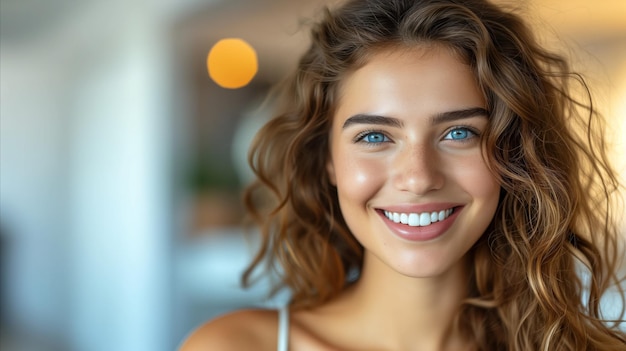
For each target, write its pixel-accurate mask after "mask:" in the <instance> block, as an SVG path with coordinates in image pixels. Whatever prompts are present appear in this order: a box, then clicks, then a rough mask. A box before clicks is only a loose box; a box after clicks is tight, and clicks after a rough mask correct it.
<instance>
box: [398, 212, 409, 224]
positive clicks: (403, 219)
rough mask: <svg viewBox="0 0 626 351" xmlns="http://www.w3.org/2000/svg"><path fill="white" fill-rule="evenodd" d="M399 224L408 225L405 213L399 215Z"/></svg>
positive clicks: (407, 217) (407, 216)
mask: <svg viewBox="0 0 626 351" xmlns="http://www.w3.org/2000/svg"><path fill="white" fill-rule="evenodd" d="M400 223H402V224H409V215H407V214H406V213H400Z"/></svg>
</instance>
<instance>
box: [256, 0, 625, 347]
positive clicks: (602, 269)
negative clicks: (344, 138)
mask: <svg viewBox="0 0 626 351" xmlns="http://www.w3.org/2000/svg"><path fill="white" fill-rule="evenodd" d="M311 33H312V43H311V45H310V47H309V48H308V50H307V51H306V53H305V54H304V55H303V56H302V58H301V60H300V61H299V64H298V67H297V70H296V72H295V73H294V74H293V75H292V76H290V77H289V78H288V79H287V80H286V81H285V82H284V83H283V84H282V85H281V86H280V87H279V90H278V92H279V94H280V98H281V99H282V100H281V101H282V103H281V104H280V108H279V110H278V113H277V114H276V116H275V117H274V118H273V119H272V120H271V121H269V122H268V123H267V124H266V125H265V127H264V128H262V129H261V131H260V132H259V133H258V135H257V137H256V138H255V140H254V142H253V145H252V147H251V150H250V154H249V162H250V165H251V166H252V168H253V170H254V171H255V173H256V175H257V177H258V178H257V181H256V182H255V183H253V184H252V185H251V186H250V187H249V188H248V189H247V191H246V195H245V202H246V206H247V208H248V210H249V213H250V214H251V215H252V217H253V218H254V219H255V220H256V222H257V223H258V225H259V226H260V228H261V233H262V238H263V239H262V245H261V249H260V251H259V252H258V254H257V256H256V258H255V259H254V261H253V263H252V265H251V266H250V268H249V269H248V271H247V272H246V274H245V275H244V282H245V283H249V282H250V278H251V275H252V271H253V270H254V269H255V267H257V266H259V265H260V264H261V263H263V262H267V263H268V264H269V266H270V267H271V268H274V269H276V270H277V271H279V272H280V275H281V277H282V280H281V282H280V284H279V285H278V286H279V287H280V286H286V287H288V288H289V289H290V290H291V292H292V300H291V306H292V307H293V308H307V307H314V306H318V305H320V304H323V303H324V302H327V301H329V300H330V299H332V298H333V297H335V296H337V295H338V294H340V293H341V292H342V291H343V290H344V289H345V288H346V287H347V286H348V285H349V284H351V283H352V282H353V281H354V280H355V279H358V272H359V269H360V268H361V265H362V258H363V248H362V247H361V245H360V244H359V243H358V242H357V241H356V240H355V238H354V237H353V235H352V234H351V233H350V230H349V229H348V227H347V226H346V223H345V221H344V219H343V217H342V214H341V211H340V210H339V205H338V200H337V191H336V189H335V188H334V187H333V186H332V185H331V183H330V182H329V179H328V174H327V171H326V164H327V161H328V157H329V145H328V144H329V130H330V126H331V122H332V118H333V114H334V108H335V107H336V106H335V105H336V100H337V99H338V96H337V95H338V89H339V85H340V83H341V81H342V79H344V78H345V77H346V75H348V74H350V73H351V72H353V71H354V70H356V69H358V68H359V67H361V66H363V65H364V64H366V63H367V61H368V58H369V57H371V55H372V54H374V53H376V52H378V51H380V50H382V49H386V48H394V47H407V46H414V45H421V44H427V43H437V44H440V45H444V46H446V47H449V48H451V49H452V50H454V52H455V53H457V54H458V55H459V56H460V57H461V58H462V59H463V60H464V61H465V62H466V63H467V64H468V65H469V66H470V67H471V69H472V70H473V73H474V75H475V77H476V81H477V83H478V86H479V87H480V89H481V91H482V92H483V94H484V96H485V99H486V101H487V104H488V109H489V111H490V118H489V126H488V130H487V131H486V132H485V133H484V134H483V136H482V143H483V148H484V150H485V156H486V162H487V164H488V166H489V167H490V169H491V170H492V172H493V174H494V176H495V177H496V178H497V179H498V181H499V183H500V184H501V187H502V190H501V196H500V201H499V206H498V209H497V211H496V214H495V216H494V218H493V220H492V222H491V224H490V226H489V228H488V229H487V231H486V232H485V233H484V235H483V236H482V237H481V239H479V241H478V242H477V243H476V244H475V245H474V247H473V248H472V250H471V251H470V253H469V255H471V257H472V259H473V267H472V274H473V279H472V283H471V286H470V295H469V296H468V298H467V300H466V302H465V304H464V305H463V308H462V309H461V311H460V312H459V314H458V318H457V323H458V324H459V326H460V327H461V328H462V330H464V331H465V332H466V333H467V334H468V335H470V337H471V338H473V339H474V340H476V341H477V343H478V345H479V347H480V349H482V350H520V351H521V350H609V349H610V350H626V346H625V345H626V336H625V335H624V333H623V331H620V329H619V325H618V324H617V323H618V322H619V321H616V323H613V324H612V323H610V321H607V320H605V319H604V318H603V317H602V314H601V310H600V300H601V297H602V296H603V294H604V293H605V292H606V291H607V289H609V288H611V287H614V288H616V289H618V290H619V292H620V296H622V297H623V295H624V294H623V290H622V289H621V288H620V281H619V280H618V277H617V270H618V268H617V267H618V265H619V260H620V258H621V256H620V255H619V250H618V239H619V235H618V230H617V225H616V224H615V219H614V218H613V217H612V214H611V208H612V204H611V201H612V200H611V199H612V198H613V197H614V196H613V195H614V194H615V193H616V189H617V188H618V182H617V179H616V176H615V173H614V171H613V170H612V169H611V167H610V165H609V163H608V162H607V158H606V148H605V145H604V143H603V141H602V138H601V135H600V133H601V132H602V127H603V122H602V119H601V117H600V116H599V114H598V113H597V112H596V110H595V109H594V107H593V105H592V102H591V95H590V93H589V90H588V89H587V86H586V84H585V81H584V80H583V79H582V77H581V76H580V75H578V74H576V73H573V72H572V71H571V70H570V68H569V66H568V63H567V61H566V60H565V59H564V58H563V57H561V56H560V55H557V54H555V53H552V52H550V51H547V50H545V49H544V48H542V47H541V46H540V45H539V44H538V42H537V40H536V39H535V38H534V37H533V35H532V33H531V32H530V30H529V28H528V27H527V26H526V24H525V23H523V21H522V20H521V18H520V16H518V15H516V14H515V13H514V12H513V11H508V10H505V9H503V8H502V7H500V6H496V5H494V4H491V3H489V2H487V1H483V0H385V1H382V0H355V1H349V2H347V3H345V4H343V5H342V6H340V7H338V8H336V9H333V10H329V9H326V11H325V12H324V16H323V18H322V19H321V20H320V21H319V22H318V23H316V24H315V25H314V26H313V28H312V31H311ZM573 84H575V85H576V86H578V87H582V88H583V89H580V90H582V91H583V92H584V94H583V95H584V96H583V98H582V99H579V98H575V97H574V94H573V93H572V90H573V87H572V85H573ZM581 267H582V268H581ZM581 271H582V272H581ZM582 276H589V277H590V278H591V279H589V282H585V283H583V281H582V280H581V279H582V278H581V277H582ZM622 302H623V299H622ZM622 305H623V303H622ZM622 312H623V311H622Z"/></svg>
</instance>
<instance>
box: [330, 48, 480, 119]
mask: <svg viewBox="0 0 626 351" xmlns="http://www.w3.org/2000/svg"><path fill="white" fill-rule="evenodd" d="M484 105H485V102H484V98H483V94H482V92H481V91H480V89H479V87H478V84H477V83H476V78H475V76H474V73H473V70H472V69H471V67H470V66H469V65H467V64H466V63H465V62H464V60H462V59H461V57H460V55H458V54H457V53H456V52H455V51H454V50H452V49H450V48H448V47H446V46H442V45H416V46H413V47H410V48H407V47H400V48H388V49H383V50H380V51H377V52H375V53H374V54H372V55H371V56H370V57H369V58H368V60H367V62H366V63H365V64H364V65H362V66H361V67H359V68H358V69H356V70H355V71H353V72H351V73H349V74H347V75H346V76H345V77H344V79H343V81H342V82H341V84H340V86H339V94H338V100H337V105H336V109H335V112H336V113H335V116H337V117H336V118H341V117H344V118H347V117H348V115H349V114H356V113H379V114H384V115H391V116H397V117H402V116H401V115H402V114H412V115H423V114H436V113H440V112H445V110H448V109H456V108H467V107H484ZM336 118H335V119H336Z"/></svg>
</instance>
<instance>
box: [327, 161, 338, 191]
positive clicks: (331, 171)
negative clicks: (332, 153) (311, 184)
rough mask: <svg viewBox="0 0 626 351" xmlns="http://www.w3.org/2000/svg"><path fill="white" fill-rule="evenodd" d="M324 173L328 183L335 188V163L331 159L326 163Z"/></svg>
mask: <svg viewBox="0 0 626 351" xmlns="http://www.w3.org/2000/svg"><path fill="white" fill-rule="evenodd" d="M326 173H327V174H328V181H329V182H330V184H332V185H333V186H337V176H336V175H335V163H334V162H333V159H332V158H331V157H329V158H328V162H326Z"/></svg>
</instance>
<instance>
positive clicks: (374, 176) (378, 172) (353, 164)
mask: <svg viewBox="0 0 626 351" xmlns="http://www.w3.org/2000/svg"><path fill="white" fill-rule="evenodd" d="M335 172H336V179H337V191H338V193H339V200H340V202H346V201H351V202H366V201H367V200H368V199H370V198H371V197H373V196H374V195H375V194H376V192H377V191H378V190H379V189H380V188H381V187H382V186H383V184H384V183H385V178H386V172H385V164H384V162H383V161H382V160H378V159H374V158H367V157H354V155H348V154H344V155H341V154H339V155H337V157H336V158H335Z"/></svg>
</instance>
